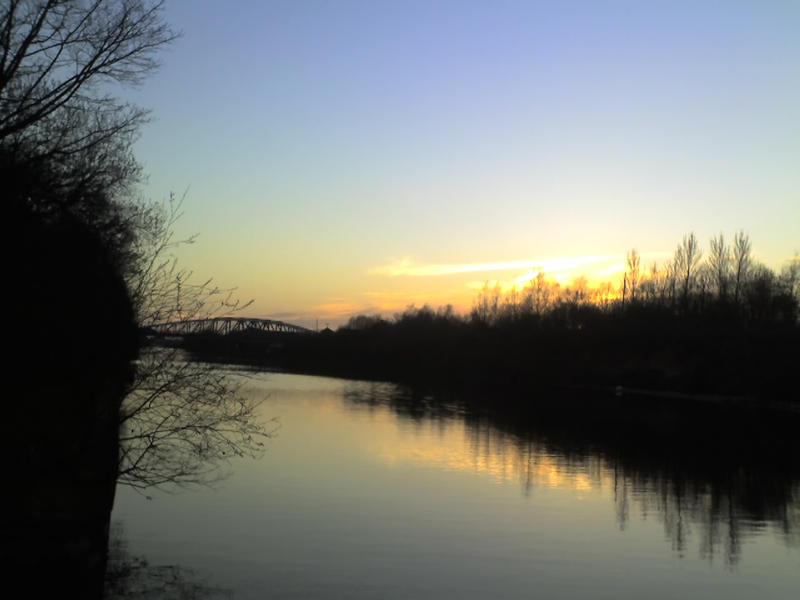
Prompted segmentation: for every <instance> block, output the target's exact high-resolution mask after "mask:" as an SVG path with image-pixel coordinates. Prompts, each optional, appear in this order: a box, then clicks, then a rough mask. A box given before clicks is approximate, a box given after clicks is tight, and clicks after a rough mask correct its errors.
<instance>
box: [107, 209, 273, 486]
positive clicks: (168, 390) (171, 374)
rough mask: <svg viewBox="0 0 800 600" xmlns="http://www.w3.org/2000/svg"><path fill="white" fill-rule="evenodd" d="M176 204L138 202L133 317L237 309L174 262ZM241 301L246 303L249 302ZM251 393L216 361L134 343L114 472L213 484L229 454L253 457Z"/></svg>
mask: <svg viewBox="0 0 800 600" xmlns="http://www.w3.org/2000/svg"><path fill="white" fill-rule="evenodd" d="M180 207H181V203H180V202H179V201H176V200H175V198H174V197H171V198H170V202H169V203H167V204H165V205H162V206H159V205H148V206H143V207H141V209H140V212H139V216H138V219H137V221H136V222H137V224H138V227H137V235H136V243H137V247H136V254H137V261H136V263H135V266H134V268H132V269H131V273H130V281H129V288H130V289H131V294H132V297H133V301H134V310H135V312H136V318H137V321H138V323H139V326H140V327H141V328H143V329H144V330H146V329H148V328H152V327H153V326H154V325H158V324H159V323H165V322H173V321H181V320H185V319H198V318H210V317H213V316H221V315H226V314H230V313H232V312H235V311H236V310H239V309H241V308H244V306H246V305H241V304H240V303H239V302H238V301H236V300H233V299H232V290H220V289H219V288H217V287H214V286H213V285H211V281H205V282H201V283H194V282H193V280H192V273H191V272H190V271H186V270H185V269H181V268H180V267H179V266H178V264H177V261H176V259H175V257H174V250H175V249H176V248H177V247H178V246H180V245H182V244H185V243H191V242H192V241H193V238H189V239H187V240H176V239H174V237H173V236H174V226H175V223H176V221H177V220H178V219H179V218H180V216H181V212H180ZM248 304H249V303H248ZM259 403H260V400H259V399H257V398H252V397H248V396H247V395H245V394H243V393H242V390H241V385H240V383H239V381H238V380H237V379H235V378H233V377H231V376H230V374H228V373H225V372H224V371H222V370H220V369H219V368H218V367H216V366H214V365H211V364H205V363H199V362H196V361H190V360H186V359H185V357H183V356H182V355H181V351H180V350H179V349H177V348H171V347H157V348H150V349H148V350H147V351H145V352H143V354H142V356H141V357H140V360H139V364H138V367H137V371H136V378H135V380H134V382H133V385H132V386H131V390H130V392H129V394H128V396H127V397H126V399H125V402H124V403H123V406H122V411H121V412H122V415H121V421H120V424H121V431H120V442H121V455H120V474H119V481H120V483H124V484H126V485H130V486H132V487H135V488H147V487H151V486H165V485H180V486H185V485H192V484H207V483H212V482H213V481H215V480H216V479H218V478H219V477H220V476H221V475H222V471H221V469H220V467H222V466H223V465H224V464H225V463H227V462H228V461H229V459H231V458H234V457H236V456H258V455H259V454H260V453H261V452H262V449H263V445H264V444H263V441H264V439H266V438H267V437H268V436H269V433H270V432H269V430H268V429H267V427H266V425H267V424H266V423H262V422H261V421H260V420H259V418H258V417H257V415H256V414H255V411H256V409H257V407H258V404H259Z"/></svg>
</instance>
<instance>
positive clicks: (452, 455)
mask: <svg viewBox="0 0 800 600" xmlns="http://www.w3.org/2000/svg"><path fill="white" fill-rule="evenodd" d="M432 425H433V423H429V424H428V427H427V432H425V433H426V435H418V434H415V435H401V436H398V437H395V438H393V439H391V440H387V439H383V440H381V442H380V446H379V448H378V449H377V452H376V455H377V456H378V458H379V459H380V460H381V461H382V462H383V463H385V464H387V465H402V464H405V463H407V464H414V465H422V466H430V467H436V468H440V469H446V470H449V471H463V472H468V473H476V474H480V475H486V476H489V477H490V478H492V479H493V480H494V481H496V482H497V483H508V482H514V481H518V482H520V483H521V484H522V485H523V486H524V487H525V489H526V490H529V489H530V488H532V487H548V488H560V489H565V490H573V491H580V492H586V491H592V490H600V489H603V488H606V489H607V488H608V487H609V486H610V485H611V483H612V479H611V475H609V474H608V473H607V472H605V470H604V468H603V466H602V465H600V464H598V463H596V461H595V464H590V465H589V468H588V471H589V472H587V468H586V465H574V464H569V463H567V462H566V461H564V459H563V458H562V457H559V456H557V455H554V454H551V453H548V452H546V451H544V450H543V449H541V448H540V447H539V446H537V445H535V444H520V443H519V442H518V441H516V440H514V439H513V438H511V437H509V436H507V435H504V434H501V433H499V432H497V431H496V430H494V429H493V428H491V427H488V426H487V427H486V428H481V429H478V428H476V427H471V426H468V425H467V424H465V423H464V422H463V421H461V422H455V421H451V422H449V423H447V424H446V425H444V426H443V425H442V422H439V423H438V424H436V425H435V426H432ZM423 427H424V426H423ZM417 433H419V432H417Z"/></svg>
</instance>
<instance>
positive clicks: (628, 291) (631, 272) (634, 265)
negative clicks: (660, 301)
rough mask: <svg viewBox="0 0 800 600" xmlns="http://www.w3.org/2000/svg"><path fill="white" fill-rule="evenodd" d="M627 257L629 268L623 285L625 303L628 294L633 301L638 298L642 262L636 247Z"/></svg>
mask: <svg viewBox="0 0 800 600" xmlns="http://www.w3.org/2000/svg"><path fill="white" fill-rule="evenodd" d="M626 259H627V266H628V268H627V270H626V271H625V278H624V281H623V286H622V302H623V303H624V302H625V298H626V296H627V297H628V298H630V300H631V302H633V301H635V300H636V288H637V286H638V285H639V263H640V262H641V257H640V256H639V253H638V252H637V251H636V248H633V249H632V250H631V251H630V252H628V255H627V257H626Z"/></svg>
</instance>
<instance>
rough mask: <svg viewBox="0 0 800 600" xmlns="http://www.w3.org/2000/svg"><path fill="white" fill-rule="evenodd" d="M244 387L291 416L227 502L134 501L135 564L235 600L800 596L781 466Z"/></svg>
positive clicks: (351, 396) (356, 395)
mask: <svg viewBox="0 0 800 600" xmlns="http://www.w3.org/2000/svg"><path fill="white" fill-rule="evenodd" d="M247 386H248V393H251V394H257V395H262V396H264V397H265V398H266V399H265V401H264V403H263V405H262V407H261V410H262V413H263V416H264V418H265V419H268V418H273V417H277V418H279V420H280V429H279V430H278V432H277V435H276V436H275V437H274V438H273V439H272V440H270V441H269V442H268V444H267V446H268V449H267V452H266V454H265V455H264V457H263V458H262V459H260V460H256V461H252V460H251V461H248V460H241V461H239V462H236V463H234V464H232V465H231V471H232V472H231V475H230V477H229V478H228V479H226V480H225V481H224V482H223V483H222V484H220V485H218V486H217V488H216V489H199V490H194V491H178V492H176V493H160V492H156V493H151V494H150V495H151V496H152V500H148V499H146V498H145V497H143V496H142V495H140V494H137V493H136V492H133V491H131V490H130V489H128V488H124V487H123V488H120V489H119V490H118V495H117V501H116V506H115V510H114V515H113V520H114V521H115V522H116V523H118V524H120V525H121V528H122V531H123V532H124V537H125V539H126V541H127V544H128V550H129V552H130V553H131V554H132V555H138V556H143V557H145V558H146V559H147V561H148V562H149V563H150V564H151V565H180V566H181V567H182V568H185V569H189V570H191V571H192V572H193V573H194V574H195V575H197V576H198V577H200V578H201V579H202V580H203V581H206V582H208V583H209V584H210V585H213V586H216V587H219V588H223V589H226V590H229V591H230V593H231V595H232V597H234V598H532V597H533V598H748V599H752V598H762V599H765V600H766V599H769V598H800V534H798V530H799V529H800V487H799V486H798V483H797V482H798V479H795V478H793V476H792V474H791V473H788V474H787V473H786V470H787V469H786V468H785V467H783V466H780V467H779V468H776V469H771V468H770V466H769V465H761V466H759V465H755V466H754V465H747V464H745V465H739V464H734V465H732V466H731V465H726V466H724V467H721V468H720V469H717V470H716V471H714V472H718V471H720V470H721V471H723V472H724V473H725V475H724V476H719V477H717V476H713V475H710V476H708V477H704V476H703V474H702V473H703V472H704V470H703V468H700V469H698V470H695V471H694V472H692V471H693V469H692V468H691V464H690V465H689V466H688V467H685V468H678V467H676V466H671V465H672V463H671V462H670V460H666V461H665V459H664V458H663V456H662V457H660V458H658V459H652V460H650V459H648V458H647V457H644V456H641V455H640V453H638V452H637V451H636V450H635V444H634V450H633V451H632V452H631V451H627V454H626V451H625V450H624V449H622V450H621V449H620V447H624V444H622V445H621V446H620V445H615V444H614V443H612V442H609V441H608V439H606V440H604V441H602V442H598V441H597V440H590V441H580V440H577V441H576V440H572V439H571V440H565V438H564V436H563V435H562V434H561V433H559V432H558V431H557V430H555V431H554V430H549V431H548V430H542V429H541V428H540V429H536V428H525V427H521V426H519V425H518V424H516V425H515V424H511V423H509V422H504V421H503V420H502V419H493V418H492V417H491V416H489V415H481V414H471V413H470V411H469V410H468V409H466V408H464V407H463V406H462V405H458V404H456V403H452V404H449V405H445V406H444V407H442V406H440V405H438V404H437V405H433V404H432V403H431V402H430V401H429V399H428V398H425V397H422V398H420V397H413V396H411V395H408V394H405V393H404V392H403V391H402V390H399V389H397V388H395V387H393V386H390V385H385V384H370V383H353V382H348V381H343V380H339V379H331V378H320V377H306V376H299V375H286V374H265V375H256V376H254V377H253V378H252V379H250V380H249V382H248V384H247ZM589 437H590V438H591V435H590V436H589ZM612 437H613V436H612ZM665 455H666V456H670V455H671V452H670V451H666V452H665ZM677 462H678V463H681V461H680V460H678V461H677ZM706 470H708V469H706ZM712 470H713V469H712ZM773 471H774V472H777V473H782V474H783V475H781V480H780V481H776V480H775V478H776V477H778V476H777V475H774V474H773ZM784 475H785V477H784Z"/></svg>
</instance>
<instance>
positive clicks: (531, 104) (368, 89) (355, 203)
mask: <svg viewBox="0 0 800 600" xmlns="http://www.w3.org/2000/svg"><path fill="white" fill-rule="evenodd" d="M165 17H166V20H167V21H168V22H169V23H170V24H171V25H172V26H173V27H174V28H175V29H177V30H180V31H181V32H182V33H183V36H182V38H181V39H179V40H178V41H177V42H175V43H174V44H173V45H172V46H171V47H170V48H169V49H168V50H167V51H165V52H164V53H163V54H162V61H163V67H162V68H161V70H160V71H159V72H158V73H157V74H155V75H154V76H153V77H151V78H150V79H149V80H148V81H147V82H146V83H145V84H144V85H143V86H142V87H141V88H138V89H135V90H126V91H124V92H123V95H124V97H125V98H127V99H130V100H131V101H133V102H136V103H137V104H140V105H142V106H145V107H148V108H150V109H152V111H153V113H152V116H153V120H152V122H151V124H149V125H148V126H146V127H145V128H144V129H143V131H142V135H141V138H140V139H139V141H138V143H137V145H136V148H135V151H136V155H137V157H138V158H139V160H140V161H141V162H142V163H143V165H144V170H145V173H147V174H148V176H149V179H148V181H147V182H146V184H145V185H143V187H142V194H143V195H144V196H146V197H148V198H152V199H154V200H160V199H164V198H166V197H167V196H168V195H169V193H170V192H171V191H174V192H176V193H177V194H178V195H179V196H180V195H183V193H184V192H186V199H185V202H184V213H185V214H184V217H183V218H182V220H181V221H180V223H179V227H178V232H177V233H178V234H179V235H189V234H193V233H198V234H199V237H198V240H197V242H196V243H195V244H193V245H192V246H190V247H186V248H184V249H182V250H181V251H180V253H179V259H180V261H181V263H182V264H183V266H184V267H186V268H189V269H192V270H193V271H194V272H195V273H196V275H197V278H198V279H204V278H208V277H213V278H214V281H215V282H216V283H217V284H218V285H220V286H222V287H237V288H238V290H237V295H238V296H239V297H240V298H242V299H243V300H249V299H251V298H252V299H254V303H253V304H252V305H251V306H250V307H249V308H248V309H247V310H246V313H245V314H246V315H248V316H257V317H265V318H279V319H282V320H286V321H290V322H294V323H299V324H302V325H313V324H314V323H315V319H317V318H318V319H319V321H320V326H323V325H324V324H325V323H330V324H331V325H336V324H339V323H341V322H342V321H343V320H346V318H347V317H349V316H350V315H352V314H355V313H359V312H368V313H374V312H384V313H388V314H391V313H392V312H394V311H397V310H400V309H402V308H403V307H405V306H406V305H408V304H410V303H415V304H416V305H417V306H420V305H422V304H425V303H428V304H431V305H432V306H434V307H435V306H439V305H444V304H447V303H452V304H454V305H455V306H456V307H457V308H461V309H463V310H468V309H469V308H470V305H471V303H472V300H473V298H474V297H475V294H476V288H479V287H480V286H482V285H483V283H484V282H486V281H501V282H517V281H521V282H524V280H525V278H526V277H530V276H531V274H535V273H536V272H538V270H540V269H542V270H544V271H545V272H546V273H548V274H550V275H551V276H553V277H556V278H560V280H561V281H563V282H568V280H569V278H570V277H573V276H577V275H581V274H583V275H585V276H587V277H588V279H589V280H590V281H595V282H599V281H613V282H614V283H615V284H616V283H618V282H619V280H620V273H619V269H621V267H622V264H623V262H624V255H625V252H626V251H627V250H629V249H631V248H633V247H635V248H637V249H638V250H639V251H640V253H641V254H642V256H643V264H647V265H649V264H650V263H652V261H654V260H663V259H666V258H668V257H669V256H671V254H672V252H673V250H674V248H675V246H676V244H677V243H678V242H679V241H680V239H681V237H682V236H683V235H684V234H685V233H688V232H691V231H694V232H695V234H696V235H697V237H698V238H699V239H700V240H701V241H702V243H703V246H704V248H705V247H707V242H708V239H709V238H710V237H711V236H713V235H716V234H718V233H720V232H723V233H725V234H726V235H727V236H729V237H731V238H732V237H733V235H734V233H735V232H736V231H738V230H740V229H743V230H745V231H746V232H747V233H749V235H750V238H751V241H752V244H753V247H754V250H755V253H756V256H757V258H758V259H759V260H761V261H762V262H764V263H765V264H767V265H768V266H770V267H773V268H776V269H778V268H780V267H781V265H782V264H783V262H784V261H785V260H786V259H788V258H790V257H792V256H793V255H794V253H795V252H796V251H798V250H800V35H799V34H798V32H800V2H792V1H785V2H768V1H758V2H756V1H752V2H745V1H736V0H728V1H721V2H713V1H704V0H693V1H689V2H679V1H670V2H656V1H648V2H638V1H627V2H622V1H620V2H602V1H592V2H570V1H550V2H533V1H532V0H531V1H528V2H501V1H492V2H467V1H465V0H460V1H456V2H438V1H434V0H427V1H424V2H413V1H402V2H388V1H380V0H374V1H364V2H346V1H321V2H310V1H303V0H291V1H287V2H265V1H260V0H259V1H252V2H245V1H241V2H235V3H226V2H218V1H199V0H191V1H190V0H168V2H167V8H166V11H165Z"/></svg>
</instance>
